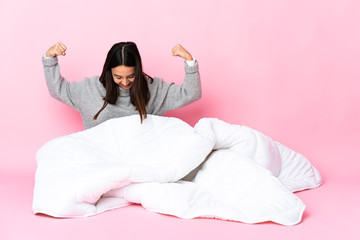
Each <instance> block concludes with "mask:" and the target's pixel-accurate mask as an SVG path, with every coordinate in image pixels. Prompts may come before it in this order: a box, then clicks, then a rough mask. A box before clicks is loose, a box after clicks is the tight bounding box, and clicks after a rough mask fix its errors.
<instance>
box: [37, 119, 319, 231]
mask: <svg viewBox="0 0 360 240" xmlns="http://www.w3.org/2000/svg"><path fill="white" fill-rule="evenodd" d="M36 160H37V164H38V168H37V171H36V178H35V189H34V199H33V211H34V213H44V214H47V215H51V216H54V217H85V216H90V215H94V214H98V213H101V212H104V211H106V210H109V209H113V208H118V207H122V206H126V205H129V204H132V203H136V204H141V205H142V206H143V207H144V208H146V209H148V210H150V211H154V212H158V213H163V214H169V215H174V216H177V217H180V218H196V217H206V218H218V219H225V220H233V221H240V222H245V223H258V222H264V221H273V222H276V223H279V224H283V225H294V224H297V223H299V222H300V221H301V217H302V214H303V211H304V209H305V205H304V204H303V202H302V201H301V200H300V199H299V198H298V197H297V196H295V195H294V194H293V193H292V192H295V191H299V190H304V189H310V188H314V187H317V186H319V185H320V184H321V178H320V175H319V172H318V171H317V170H316V169H315V168H314V167H313V166H312V165H311V164H310V162H309V161H308V160H307V159H306V158H305V157H304V156H302V155H301V154H299V153H296V152H294V151H292V150H290V149H289V148H287V147H285V146H283V145H281V144H280V143H277V142H275V141H273V140H272V139H270V138H269V137H267V136H265V135H263V134H262V133H260V132H258V131H255V130H253V129H251V128H248V127H245V126H238V125H231V124H228V123H225V122H223V121H220V120H218V119H211V118H203V119H201V120H200V121H199V122H198V123H197V124H196V125H195V127H194V128H192V127H191V126H189V125H188V124H187V123H185V122H183V121H181V120H180V119H177V118H168V117H159V116H153V115H148V117H147V119H145V121H144V122H143V124H140V122H139V116H138V115H133V116H129V117H122V118H116V119H111V120H108V121H106V122H104V123H102V124H100V125H98V126H96V127H94V128H91V129H88V130H85V131H82V132H78V133H75V134H71V135H68V136H63V137H59V138H56V139H54V140H51V141H49V142H48V143H46V144H45V145H44V146H42V147H41V148H40V149H39V151H38V152H37V155H36Z"/></svg>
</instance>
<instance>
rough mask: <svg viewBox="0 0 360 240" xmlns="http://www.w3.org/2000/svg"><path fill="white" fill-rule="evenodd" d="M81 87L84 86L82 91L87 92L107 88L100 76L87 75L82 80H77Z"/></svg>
mask: <svg viewBox="0 0 360 240" xmlns="http://www.w3.org/2000/svg"><path fill="white" fill-rule="evenodd" d="M77 83H78V84H79V85H81V86H79V87H81V88H82V91H86V92H94V91H101V92H103V90H105V88H104V86H103V85H102V84H101V82H100V81H99V76H92V77H86V78H84V79H83V80H82V81H80V82H77Z"/></svg>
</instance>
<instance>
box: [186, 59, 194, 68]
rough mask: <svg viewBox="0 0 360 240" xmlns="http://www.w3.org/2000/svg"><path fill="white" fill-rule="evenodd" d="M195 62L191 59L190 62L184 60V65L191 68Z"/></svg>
mask: <svg viewBox="0 0 360 240" xmlns="http://www.w3.org/2000/svg"><path fill="white" fill-rule="evenodd" d="M195 61H196V59H195V58H193V60H191V61H187V60H186V64H187V65H188V66H190V67H191V66H194V64H195Z"/></svg>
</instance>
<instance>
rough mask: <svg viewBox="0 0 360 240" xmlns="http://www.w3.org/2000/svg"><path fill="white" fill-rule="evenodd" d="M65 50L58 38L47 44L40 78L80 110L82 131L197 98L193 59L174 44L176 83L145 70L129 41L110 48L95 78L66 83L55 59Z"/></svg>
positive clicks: (158, 112) (197, 80)
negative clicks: (179, 80) (178, 69)
mask: <svg viewBox="0 0 360 240" xmlns="http://www.w3.org/2000/svg"><path fill="white" fill-rule="evenodd" d="M66 50H67V48H66V46H65V45H64V44H63V43H61V42H58V43H56V44H55V45H53V46H52V47H50V48H49V50H48V51H47V52H46V54H45V55H44V56H43V58H42V61H43V66H44V73H45V78H46V82H47V86H48V88H49V91H50V94H51V96H53V97H54V98H56V99H58V100H59V101H61V102H63V103H65V104H67V105H69V106H71V107H73V108H74V109H76V110H77V111H79V112H80V114H81V118H82V121H83V124H84V127H85V129H88V128H91V127H94V126H96V125H98V124H100V123H102V122H104V121H106V120H108V119H111V118H116V117H122V116H128V115H132V114H139V116H140V120H141V122H142V121H143V119H145V118H146V116H147V114H154V115H163V114H164V113H165V112H167V111H170V110H173V109H177V108H180V107H183V106H185V105H187V104H190V103H192V102H195V101H197V100H199V99H200V98H201V85H200V77H199V72H198V64H197V61H196V60H195V59H193V58H192V56H191V54H190V53H189V52H188V51H187V50H186V49H185V48H183V47H182V46H181V45H180V44H178V45H176V46H175V47H174V48H173V49H172V55H173V56H179V57H181V58H183V59H184V60H185V78H184V82H183V84H182V85H175V84H174V83H166V82H164V81H163V80H162V79H160V78H151V77H150V76H148V75H147V74H145V73H144V72H143V70H142V63H141V57H140V54H139V51H138V49H137V46H136V44H135V43H133V42H120V43H116V44H114V45H113V46H112V48H111V49H110V50H109V52H108V55H107V57H106V60H105V64H104V68H103V71H102V73H101V75H100V76H94V77H91V78H85V79H84V80H83V81H79V82H75V81H74V82H72V83H70V82H68V81H67V80H66V79H65V78H63V77H62V76H61V75H60V67H59V64H58V58H57V56H59V55H63V56H65V55H66Z"/></svg>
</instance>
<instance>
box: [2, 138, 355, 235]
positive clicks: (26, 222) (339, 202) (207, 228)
mask: <svg viewBox="0 0 360 240" xmlns="http://www.w3.org/2000/svg"><path fill="white" fill-rule="evenodd" d="M355 145H356V144H355ZM356 150H357V149H356V148H355V147H348V146H344V147H342V148H340V147H339V148H329V149H325V148H324V149H318V150H313V152H312V154H310V155H312V156H311V158H312V159H313V160H312V162H313V163H314V165H315V166H316V167H317V168H318V169H319V171H320V172H321V173H322V177H323V180H324V184H323V185H322V186H321V187H319V188H317V189H313V190H308V191H303V192H299V193H297V196H298V197H300V198H301V199H302V200H303V202H304V203H305V204H306V206H307V208H306V210H305V213H304V216H303V220H302V222H301V223H300V224H298V225H296V226H291V227H285V226H281V225H278V224H274V223H270V222H269V223H261V224H244V223H239V222H229V221H221V220H213V219H186V220H184V219H179V218H176V217H172V216H166V215H161V214H157V213H152V212H149V211H147V210H145V209H143V208H142V207H141V206H136V205H132V206H128V207H124V208H120V209H116V210H111V211H108V212H105V213H102V214H100V215H97V216H93V217H88V218H79V219H56V218H52V217H48V216H39V215H33V213H32V210H31V204H32V190H33V186H34V172H11V171H7V172H6V171H4V170H1V172H0V192H1V194H2V196H1V198H0V206H1V215H0V222H1V224H0V239H1V240H3V239H4V240H10V239H26V240H31V239H53V240H56V239H62V240H63V239H174V240H176V239H181V240H185V239H292V240H296V239H344V240H345V239H346V240H348V239H349V240H352V239H354V240H355V239H360V226H359V223H360V220H359V217H360V206H359V204H360V191H359V190H360V187H359V183H360V181H359V180H360V177H359V175H358V174H357V173H358V170H359V164H357V162H358V161H359V160H360V159H359V154H358V153H357V151H356Z"/></svg>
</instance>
